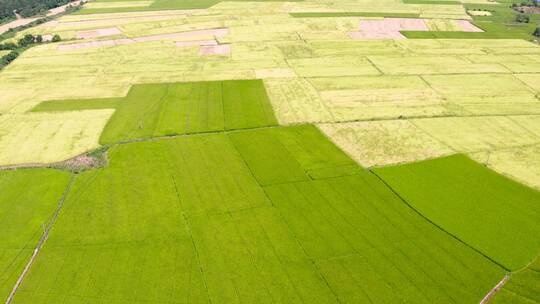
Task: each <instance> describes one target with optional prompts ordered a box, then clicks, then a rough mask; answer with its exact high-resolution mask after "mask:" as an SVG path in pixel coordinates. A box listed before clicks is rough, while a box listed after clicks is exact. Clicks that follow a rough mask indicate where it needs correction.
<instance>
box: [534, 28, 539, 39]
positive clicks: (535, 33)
mask: <svg viewBox="0 0 540 304" xmlns="http://www.w3.org/2000/svg"><path fill="white" fill-rule="evenodd" d="M533 35H534V36H536V37H540V27H537V28H536V29H535V30H534V32H533Z"/></svg>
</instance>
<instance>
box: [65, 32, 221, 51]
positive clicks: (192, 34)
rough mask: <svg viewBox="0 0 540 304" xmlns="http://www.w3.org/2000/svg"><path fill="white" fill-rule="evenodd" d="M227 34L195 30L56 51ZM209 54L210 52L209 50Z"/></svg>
mask: <svg viewBox="0 0 540 304" xmlns="http://www.w3.org/2000/svg"><path fill="white" fill-rule="evenodd" d="M228 33H229V29H227V28H218V29H208V30H197V31H188V32H180V33H171V34H159V35H151V36H143V37H136V38H124V39H111V40H100V41H90V42H81V43H72V44H63V45H59V46H58V50H60V51H69V50H77V49H84V48H90V47H101V46H113V45H123V44H131V43H137V42H149V41H159V40H166V39H186V38H193V37H200V36H206V37H207V36H214V37H223V36H225V35H227V34H228ZM216 51H217V52H220V51H224V48H218V49H217V50H216ZM209 52H211V50H209Z"/></svg>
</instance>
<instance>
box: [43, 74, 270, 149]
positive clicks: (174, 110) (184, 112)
mask: <svg viewBox="0 0 540 304" xmlns="http://www.w3.org/2000/svg"><path fill="white" fill-rule="evenodd" d="M95 108H114V109H116V111H115V113H114V115H113V116H112V118H111V120H110V121H109V122H108V123H107V126H106V128H105V130H104V131H103V134H102V136H101V139H100V142H101V143H103V144H110V143H115V142H117V141H121V140H129V139H136V138H148V137H156V136H165V135H178V134H190V133H201V132H215V131H223V130H234V129H246V128H256V127H266V126H272V125H275V124H277V122H276V119H275V117H274V114H273V111H272V108H271V105H270V103H269V101H268V96H267V95H266V91H265V88H264V86H263V83H262V81H260V80H243V81H222V82H196V83H178V84H147V85H135V86H133V87H132V88H131V90H130V91H129V93H128V95H127V96H126V97H125V98H117V99H97V100H65V101H49V102H45V103H42V104H40V105H38V106H37V107H36V108H34V111H38V112H42V111H45V112H48V111H73V110H83V109H95Z"/></svg>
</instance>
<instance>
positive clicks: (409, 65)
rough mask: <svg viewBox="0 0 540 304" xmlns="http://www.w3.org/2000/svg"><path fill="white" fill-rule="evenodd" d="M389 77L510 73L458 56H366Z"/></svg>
mask: <svg viewBox="0 0 540 304" xmlns="http://www.w3.org/2000/svg"><path fill="white" fill-rule="evenodd" d="M368 58H369V59H370V61H371V62H373V64H374V65H375V66H376V67H377V68H378V69H379V70H381V71H382V72H383V73H385V74H389V75H431V74H464V73H471V74H473V73H511V72H510V70H508V69H507V68H505V67H504V66H502V65H501V64H498V63H471V62H469V61H467V60H465V59H463V58H460V57H458V56H410V55H409V56H381V55H373V56H368Z"/></svg>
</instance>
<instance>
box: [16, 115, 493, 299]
mask: <svg viewBox="0 0 540 304" xmlns="http://www.w3.org/2000/svg"><path fill="white" fill-rule="evenodd" d="M108 154H109V165H108V167H106V168H102V169H98V170H93V171H87V172H84V173H82V174H81V175H80V176H78V178H77V179H76V181H75V183H74V185H73V187H72V190H71V191H70V193H69V195H68V196H67V198H66V201H65V203H64V207H63V209H62V212H61V213H60V216H59V218H58V220H57V221H56V223H55V225H54V228H53V229H52V231H51V233H50V235H49V239H48V241H47V242H46V243H45V246H44V247H43V249H42V251H41V252H40V254H39V255H38V257H37V259H36V261H35V263H34V265H33V266H32V268H31V270H30V272H29V273H28V276H27V277H26V279H25V280H24V282H23V284H22V286H21V287H20V289H19V290H18V292H17V294H16V297H15V301H14V303H51V302H95V301H98V302H100V303H162V302H175V303H198V302H209V301H211V302H213V303H254V302H265V303H266V302H268V303H271V302H287V303H305V302H318V303H343V302H349V301H352V302H357V301H360V302H361V301H365V300H369V299H379V298H380V297H384V298H385V299H387V300H389V301H408V302H415V303H432V302H433V301H435V302H438V301H442V302H448V301H455V302H457V301H459V302H467V303H469V302H470V303H475V302H478V300H479V299H481V298H482V297H483V295H484V294H485V293H486V291H487V290H489V289H490V288H491V287H492V286H493V285H494V284H495V283H496V282H497V281H498V280H499V277H501V276H502V275H503V269H502V268H499V267H498V266H497V265H495V264H494V263H492V262H490V261H489V260H487V259H485V258H484V257H483V256H481V255H480V254H478V253H476V252H475V251H473V250H471V249H470V248H468V247H467V246H465V245H464V244H462V243H460V242H458V241H457V240H455V239H453V238H452V237H450V236H449V235H447V234H446V233H444V232H443V231H441V230H439V229H437V228H436V227H434V226H433V225H431V224H430V223H428V222H427V221H425V220H424V219H423V218H421V217H420V216H419V215H417V214H416V213H415V212H413V211H412V210H411V209H409V208H408V207H407V206H406V205H404V204H403V203H402V202H401V201H400V200H399V199H398V198H397V197H396V196H395V195H393V194H392V192H391V191H390V190H389V189H388V188H386V187H385V186H384V184H383V183H381V182H380V181H379V180H377V179H376V177H375V176H373V175H371V174H370V173H369V172H367V171H364V170H363V169H361V168H360V167H358V166H357V165H355V164H354V162H353V161H352V160H351V159H350V158H348V157H347V156H346V155H345V154H343V153H342V152H341V151H340V150H339V149H337V148H336V147H335V146H334V145H332V144H331V143H330V142H329V141H328V140H327V139H326V138H325V137H324V136H323V135H322V134H321V133H320V132H318V130H317V129H316V128H315V127H313V126H308V125H303V126H296V127H288V128H268V129H264V130H250V131H236V132H231V133H225V134H223V133H222V134H204V135H191V136H185V137H181V138H175V139H162V140H153V141H147V142H139V143H130V144H123V145H119V146H116V147H114V148H112V149H111V150H110V151H109V153H108ZM351 174H352V175H351ZM313 178H314V179H315V180H312V179H313ZM289 181H290V182H289ZM259 182H260V183H263V184H267V185H268V184H272V185H271V186H268V187H263V186H261V185H260V184H259ZM344 269H348V271H345V270H344ZM368 287H369V288H368Z"/></svg>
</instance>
